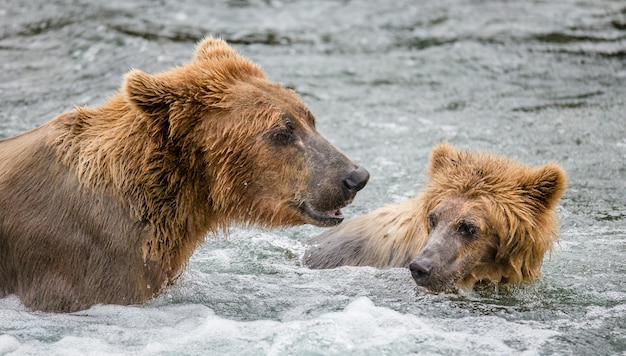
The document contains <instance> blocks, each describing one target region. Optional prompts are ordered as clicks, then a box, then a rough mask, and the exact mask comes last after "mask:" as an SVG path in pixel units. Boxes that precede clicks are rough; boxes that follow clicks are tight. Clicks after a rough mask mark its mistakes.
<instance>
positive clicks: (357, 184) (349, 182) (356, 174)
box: [343, 166, 370, 200]
mask: <svg viewBox="0 0 626 356" xmlns="http://www.w3.org/2000/svg"><path fill="white" fill-rule="evenodd" d="M369 179H370V173H369V172H368V171H367V169H365V168H363V167H362V166H359V167H357V168H356V169H355V170H354V171H352V173H350V175H349V176H348V177H347V178H345V179H344V180H343V189H344V194H345V196H346V198H347V199H346V200H349V199H352V198H353V197H354V196H355V195H356V193H357V192H358V191H359V190H361V189H363V187H365V185H366V184H367V181H368V180H369Z"/></svg>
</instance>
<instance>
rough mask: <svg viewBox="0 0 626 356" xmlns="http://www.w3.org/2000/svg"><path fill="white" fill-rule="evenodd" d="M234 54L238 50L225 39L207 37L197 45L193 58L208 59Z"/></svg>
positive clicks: (196, 59)
mask: <svg viewBox="0 0 626 356" xmlns="http://www.w3.org/2000/svg"><path fill="white" fill-rule="evenodd" d="M234 55H237V51H235V50H234V49H233V48H232V47H230V46H229V45H228V44H227V43H226V42H225V41H224V40H222V39H219V38H213V37H207V38H205V39H204V40H202V41H201V42H200V43H199V44H198V45H197V46H196V52H195V54H194V56H193V58H194V60H195V61H206V60H210V59H216V58H220V57H229V56H234Z"/></svg>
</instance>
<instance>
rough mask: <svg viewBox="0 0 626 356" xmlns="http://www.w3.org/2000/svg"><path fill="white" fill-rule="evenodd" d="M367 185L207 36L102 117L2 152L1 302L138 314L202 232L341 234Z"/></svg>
mask: <svg viewBox="0 0 626 356" xmlns="http://www.w3.org/2000/svg"><path fill="white" fill-rule="evenodd" d="M368 177H369V175H368V173H367V171H366V170H365V169H363V168H360V167H357V166H356V165H354V164H353V163H352V162H350V160H348V159H347V158H346V157H345V156H344V155H342V154H341V153H340V152H339V151H337V150H336V149H335V148H334V147H333V146H332V145H331V144H330V143H328V142H327V141H326V140H325V139H324V138H322V137H321V136H320V135H319V134H318V133H317V131H316V130H315V118H314V117H313V115H312V114H311V112H310V111H309V110H308V108H307V107H306V106H305V105H304V103H302V101H301V100H300V98H299V97H298V96H297V95H296V94H295V93H294V92H293V91H291V90H288V89H285V88H283V87H282V86H281V85H279V84H275V83H271V82H269V81H267V80H266V78H265V75H264V73H263V72H262V71H261V69H260V68H259V67H258V66H256V65H255V64H253V63H251V62H250V61H248V60H247V59H245V58H244V57H242V56H240V55H239V54H237V53H236V52H235V51H234V50H233V49H232V48H231V47H229V46H228V45H227V44H226V43H225V42H224V41H221V40H217V39H213V38H208V39H206V40H204V41H203V42H202V43H200V44H199V45H198V47H197V49H196V52H195V55H194V58H193V60H192V61H191V62H190V63H188V64H186V65H184V66H181V67H177V68H173V69H171V70H169V71H166V72H162V73H157V74H147V73H144V72H141V71H139V70H134V71H131V72H130V73H128V74H127V75H126V77H125V80H124V84H123V86H122V88H121V90H120V92H119V93H117V94H116V95H115V96H113V97H112V98H111V99H110V100H109V101H108V102H107V103H106V104H104V105H103V106H101V107H97V108H76V109H75V110H73V111H71V112H68V113H65V114H62V115H60V116H58V117H56V118H55V119H53V120H52V121H50V122H49V123H47V124H45V125H43V126H41V127H39V128H36V129H34V130H32V131H30V132H27V133H25V134H22V135H20V136H17V137H14V138H11V139H7V140H4V141H0V210H1V211H2V215H1V216H0V297H2V296H4V295H7V294H11V293H15V294H17V295H18V296H19V297H20V298H21V300H22V301H23V302H24V304H25V305H26V306H28V307H30V308H33V309H39V310H48V311H74V310H78V309H84V308H87V307H89V306H90V305H93V304H95V303H119V304H132V303H141V302H143V301H145V300H147V299H148V298H151V297H152V296H154V295H156V294H158V293H159V292H160V291H161V289H162V288H163V287H164V286H165V285H167V284H169V283H172V282H173V281H174V280H175V279H176V278H177V276H178V275H179V274H180V273H181V271H182V269H183V268H184V266H185V265H186V263H187V261H188V259H189V257H190V256H191V254H192V252H193V251H194V249H195V248H196V247H197V246H198V244H200V243H201V242H202V241H203V239H204V238H205V236H206V235H207V233H209V232H216V231H218V230H220V229H225V228H226V227H228V226H229V225H230V224H232V223H238V224H244V225H246V224H256V225H261V226H265V227H274V226H287V225H298V224H304V223H311V224H315V225H319V226H331V225H335V224H337V223H339V222H341V220H342V219H343V216H342V215H341V211H340V210H339V209H340V208H341V207H343V206H345V205H346V204H349V203H350V202H351V201H352V199H353V198H354V196H355V194H356V192H357V191H358V190H360V189H361V188H363V186H364V185H365V184H366V182H367V179H368Z"/></svg>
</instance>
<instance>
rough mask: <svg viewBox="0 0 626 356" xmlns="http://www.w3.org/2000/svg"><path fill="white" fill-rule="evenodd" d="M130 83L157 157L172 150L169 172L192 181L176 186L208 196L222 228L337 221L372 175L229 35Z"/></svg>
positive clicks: (131, 99) (131, 77) (134, 74)
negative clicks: (335, 143) (181, 63)
mask: <svg viewBox="0 0 626 356" xmlns="http://www.w3.org/2000/svg"><path fill="white" fill-rule="evenodd" d="M123 89H124V90H123V91H124V92H125V95H126V97H127V99H126V100H127V101H128V103H129V104H130V106H131V107H133V108H134V110H135V111H136V112H137V115H141V116H143V117H146V118H147V121H148V122H149V123H148V124H147V125H146V126H147V127H146V128H145V129H146V130H149V132H150V136H151V138H152V140H153V142H155V144H156V145H157V146H159V147H161V149H160V151H161V152H163V157H158V158H157V157H155V161H158V162H159V164H167V161H168V160H166V159H164V157H173V158H172V159H169V161H171V162H174V163H173V165H174V166H172V167H170V168H168V169H169V171H168V172H167V175H168V176H169V178H172V179H169V178H168V179H167V180H168V181H170V182H176V184H178V185H182V184H185V183H186V182H182V180H185V181H187V182H191V184H190V185H189V186H190V187H193V190H192V191H189V192H185V191H183V192H180V190H175V189H174V190H173V191H177V193H176V194H178V195H180V194H183V195H184V194H189V195H191V194H193V195H194V196H196V197H201V198H202V199H204V202H200V204H205V205H207V206H209V208H210V214H211V215H212V216H213V217H217V221H218V222H219V223H218V225H220V227H225V226H227V225H228V224H229V223H230V222H232V221H233V220H235V221H237V222H239V223H243V224H257V225H261V226H266V227H272V226H286V225H297V224H304V223H310V224H314V225H318V226H331V225H336V224H338V223H339V222H341V221H342V220H343V215H342V213H341V210H340V209H341V208H342V207H344V206H345V205H347V204H349V203H350V202H351V201H352V200H353V198H354V197H355V194H356V192H357V191H359V190H360V189H361V188H363V186H364V185H365V184H366V183H367V180H368V178H369V174H368V172H367V170H365V169H364V168H362V167H359V166H357V165H355V164H354V163H352V162H351V161H350V160H349V159H348V158H347V157H346V156H344V155H343V154H342V153H340V152H339V151H338V150H337V149H336V148H335V147H333V145H331V144H330V143H329V142H328V141H327V140H326V139H324V138H323V137H322V136H321V135H320V134H319V133H318V132H317V130H316V128H315V117H314V116H313V114H312V113H311V111H310V110H309V109H308V108H307V106H306V105H305V104H304V103H303V102H302V100H301V99H300V97H299V96H298V95H297V94H296V93H294V92H293V91H292V90H289V89H286V88H284V87H282V86H281V85H280V84H276V83H272V82H269V81H268V80H267V79H266V78H265V75H264V73H263V71H262V70H261V69H260V68H259V67H258V66H257V65H255V64H253V63H252V62H250V61H249V60H247V59H245V58H244V57H242V56H240V55H239V54H238V53H237V52H236V51H235V50H234V49H233V48H232V47H230V46H228V45H227V44H226V42H224V41H222V40H219V39H214V38H207V39H205V40H204V41H202V42H201V43H200V44H199V45H198V46H197V48H196V51H195V55H194V58H193V59H192V61H191V62H190V63H188V64H186V65H184V66H180V67H177V68H174V69H171V70H169V71H167V72H162V73H157V74H147V73H144V72H141V71H139V70H133V71H131V72H130V73H128V74H127V75H126V78H125V84H124V88H123ZM155 169H163V168H159V167H155ZM198 192H202V194H198ZM196 199H197V198H196ZM194 206H196V207H197V206H198V204H196V205H194Z"/></svg>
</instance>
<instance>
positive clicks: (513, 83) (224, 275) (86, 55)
mask: <svg viewBox="0 0 626 356" xmlns="http://www.w3.org/2000/svg"><path fill="white" fill-rule="evenodd" d="M208 34H212V35H215V36H220V37H222V38H224V39H226V40H228V41H229V42H230V43H231V44H233V45H234V46H235V47H236V48H237V49H238V50H239V51H240V52H241V53H242V54H244V55H245V56H247V57H248V58H250V59H252V60H253V61H255V62H257V63H259V64H260V65H261V66H262V67H263V68H264V69H265V71H266V73H267V75H268V77H269V78H270V79H271V80H274V81H279V82H282V83H283V84H284V85H285V86H288V87H292V88H294V89H295V90H296V91H297V92H298V93H300V94H301V95H302V97H303V99H304V100H305V101H306V102H307V103H308V104H309V106H310V108H311V109H312V111H313V112H314V113H315V114H316V116H317V121H318V129H319V131H320V132H321V133H322V134H323V135H325V136H326V137H327V138H328V139H329V140H330V141H331V142H333V143H334V144H335V145H336V146H337V147H339V148H340V149H341V150H342V151H343V152H345V153H346V154H347V155H348V156H349V157H350V158H352V159H353V160H354V161H355V162H358V163H360V164H362V165H364V166H365V167H367V168H368V169H369V171H370V173H371V180H370V183H369V184H368V186H367V187H366V188H365V189H364V190H363V191H362V192H361V193H360V194H359V196H358V197H357V199H356V201H355V202H354V204H353V205H352V206H350V207H348V208H346V209H345V210H344V213H345V214H346V215H347V216H354V215H357V214H361V213H364V212H367V211H370V210H372V209H375V208H377V207H380V206H381V205H383V204H385V203H388V202H397V201H401V200H403V199H406V198H408V197H410V196H412V195H413V194H414V193H415V192H417V191H418V190H419V189H420V187H421V185H422V184H423V183H424V180H425V175H424V170H425V167H426V164H427V159H428V154H429V152H430V148H431V147H432V146H433V145H434V144H435V143H437V142H440V141H449V142H451V143H453V144H455V145H457V146H459V147H463V148H471V149H476V150H489V151H492V152H496V153H499V154H504V155H509V156H512V157H515V158H517V159H519V160H521V161H523V162H527V163H530V164H541V163H543V162H546V161H556V162H559V163H560V164H562V165H563V166H564V167H565V169H566V170H567V171H568V173H569V179H570V182H569V186H568V190H567V192H566V194H565V196H564V197H563V200H562V203H561V205H560V206H559V208H558V211H557V212H558V215H559V217H560V219H561V225H562V228H561V234H560V238H561V243H560V245H559V246H557V247H556V249H555V251H554V253H553V254H552V256H547V257H546V260H545V263H544V266H543V277H542V278H541V279H539V280H538V281H536V282H534V283H530V284H527V285H524V286H521V287H517V288H505V289H500V290H495V289H494V288H493V287H491V288H484V289H483V290H478V291H474V292H472V293H460V294H428V293H424V292H422V291H418V290H416V289H415V287H414V283H413V281H412V279H411V277H410V273H409V272H408V270H405V269H399V268H398V269H390V270H383V271H381V270H376V269H373V268H354V267H343V268H338V269H334V270H323V271H314V270H309V269H307V268H306V267H304V266H302V265H301V263H300V258H301V257H302V254H303V251H304V247H303V246H302V244H301V241H302V240H303V239H305V238H307V237H309V236H313V235H316V234H318V233H320V232H321V231H322V229H319V228H315V227H311V226H303V227H298V228H292V229H285V230H271V231H260V230H256V229H242V228H237V227H235V228H233V229H232V230H231V231H230V233H229V234H228V235H221V236H217V237H210V238H208V239H207V242H206V243H205V244H204V245H202V246H201V247H200V248H199V250H198V251H196V253H195V254H194V256H193V258H192V260H191V261H190V264H189V266H188V268H187V269H186V271H185V273H184V274H183V275H182V277H181V278H180V280H179V281H178V283H177V284H176V285H174V286H172V287H171V288H169V289H168V290H167V291H166V292H165V293H164V294H162V295H161V296H159V297H158V298H156V299H154V300H152V301H150V302H148V303H147V304H145V305H141V306H116V305H105V306H94V307H93V308H91V309H89V310H85V311H81V312H77V313H73V314H46V313H39V312H31V311H28V310H26V309H25V308H24V306H23V305H21V303H20V302H19V300H18V299H17V298H16V297H15V296H9V297H6V298H4V299H0V355H4V354H16V355H31V354H34V355H50V354H58V355H73V354H75V355H83V354H96V355H97V354H165V355H167V354H191V355H193V354H236V355H258V354H267V355H286V354H289V355H292V354H293V355H302V354H324V355H327V354H328V355H332V354H337V355H346V354H365V355H382V354H388V355H405V354H426V355H428V354H437V355H439V354H455V355H457V354H467V355H475V354H486V355H490V354H502V355H509V354H526V355H536V354H568V355H569V354H581V355H583V354H589V355H591V354H593V355H615V354H622V355H624V354H626V326H625V325H626V194H625V193H626V3H625V2H624V1H623V0H560V1H506V0H494V1H478V0H470V1H464V0H437V1H434V0H426V1H413V0H399V1H374V0H369V1H349V0H344V1H339V0H336V1H306V0H285V1H274V0H265V1H262V0H249V1H247V0H230V1H226V0H224V1H200V0H182V1H181V0H161V1H148V0H142V1H122V0H108V1H86V0H82V1H81V0H75V1H72V0H49V1H39V0H8V2H7V0H5V1H4V2H2V3H0V137H9V136H12V135H16V134H18V133H21V132H23V131H26V130H28V129H31V128H33V127H35V126H37V125H40V124H42V123H44V122H46V121H48V120H50V119H52V118H53V117H54V116H55V115H57V114H59V113H62V112H65V111H68V110H70V109H72V107H73V105H91V106H95V105H99V104H102V103H103V102H104V101H105V100H106V98H107V97H109V96H111V95H112V94H113V92H114V91H116V90H117V88H118V87H119V85H120V83H121V78H122V75H123V74H124V73H125V72H127V71H128V70H129V69H131V68H139V69H142V70H145V71H149V72H150V71H152V72H154V71H161V70H166V69H168V68H170V67H172V66H175V65H178V64H181V63H184V62H185V61H187V60H188V59H189V58H190V56H191V54H192V51H193V48H194V46H195V43H196V41H198V40H200V39H201V38H203V37H204V36H205V35H208Z"/></svg>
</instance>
